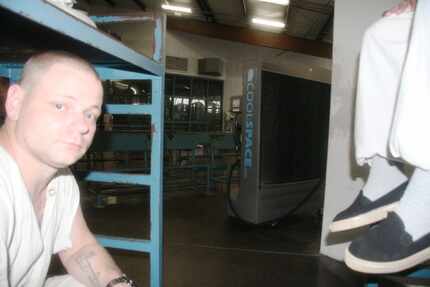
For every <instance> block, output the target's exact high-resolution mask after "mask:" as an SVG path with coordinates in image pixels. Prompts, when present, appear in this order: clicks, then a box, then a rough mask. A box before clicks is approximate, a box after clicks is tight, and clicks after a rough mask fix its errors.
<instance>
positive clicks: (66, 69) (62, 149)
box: [16, 64, 103, 169]
mask: <svg viewBox="0 0 430 287" xmlns="http://www.w3.org/2000/svg"><path fill="white" fill-rule="evenodd" d="M102 102H103V88H102V86H101V83H100V82H99V81H98V80H97V79H96V77H95V76H94V75H92V74H91V73H90V72H89V71H86V70H82V69H78V68H76V67H75V66H73V65H66V64H54V65H53V66H51V67H50V68H49V70H48V71H47V72H46V73H45V75H44V76H42V77H40V79H39V80H38V82H37V83H36V84H34V85H33V87H32V88H31V89H30V91H25V96H24V100H23V102H22V107H21V109H20V112H19V116H18V119H17V125H16V133H17V139H18V141H19V144H20V145H21V146H22V147H23V148H24V149H25V150H26V151H27V152H29V154H30V155H31V156H32V157H33V158H35V159H36V160H37V161H38V162H40V163H42V164H43V165H46V166H50V167H53V168H57V169H58V168H63V167H66V166H69V165H71V164H73V163H75V162H76V161H77V160H78V159H79V158H81V157H82V156H83V155H84V153H85V152H86V151H87V150H88V148H89V146H90V144H91V142H92V140H93V137H94V133H95V130H96V121H97V118H98V117H99V115H100V113H101V106H102Z"/></svg>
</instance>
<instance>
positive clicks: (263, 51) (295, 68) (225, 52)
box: [166, 31, 331, 111]
mask: <svg viewBox="0 0 430 287" xmlns="http://www.w3.org/2000/svg"><path fill="white" fill-rule="evenodd" d="M166 55H168V56H175V57H183V58H188V60H189V64H188V65H189V67H188V71H187V72H186V73H181V72H179V71H175V70H167V72H171V73H177V74H179V73H181V74H187V75H193V76H198V73H197V61H198V59H200V58H207V57H217V58H221V59H222V60H223V61H224V74H223V76H222V77H216V78H218V79H223V80H224V111H229V110H230V97H232V96H237V95H242V71H243V66H244V65H245V64H246V63H247V62H249V61H258V62H262V63H263V62H264V63H268V64H272V65H277V66H280V67H281V68H282V70H283V71H285V72H286V73H288V74H290V75H292V76H296V77H300V78H307V79H312V80H315V81H321V82H327V83H329V82H330V78H331V60H330V59H324V58H319V57H313V56H308V55H303V54H298V53H292V52H287V51H282V50H278V49H270V48H265V47H258V46H252V45H247V44H242V43H238V42H231V41H224V40H218V39H213V38H207V37H203V36H197V35H192V34H188V33H181V32H175V31H167V37H166Z"/></svg>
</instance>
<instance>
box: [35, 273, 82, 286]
mask: <svg viewBox="0 0 430 287" xmlns="http://www.w3.org/2000/svg"><path fill="white" fill-rule="evenodd" d="M43 287H85V286H84V285H82V284H81V283H79V282H78V281H77V280H76V279H75V278H73V277H72V276H70V275H61V276H54V277H50V278H48V279H47V280H46V282H45V285H44V286H43Z"/></svg>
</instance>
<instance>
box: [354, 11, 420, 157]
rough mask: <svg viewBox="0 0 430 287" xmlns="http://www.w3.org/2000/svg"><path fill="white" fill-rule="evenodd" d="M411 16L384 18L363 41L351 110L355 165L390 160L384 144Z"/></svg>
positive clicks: (406, 45) (365, 35) (368, 31)
mask: <svg viewBox="0 0 430 287" xmlns="http://www.w3.org/2000/svg"><path fill="white" fill-rule="evenodd" d="M412 18H413V13H405V14H401V15H398V16H390V17H384V18H381V19H380V20H378V21H377V22H376V23H374V24H373V25H372V26H370V27H369V28H368V29H367V30H366V33H365V34H364V37H363V43H362V48H361V54H360V67H359V68H360V69H359V75H358V85H357V99H356V109H355V126H354V133H355V134H354V141H355V155H356V160H357V163H358V164H359V165H363V164H364V163H369V161H370V160H371V159H372V158H373V157H374V156H375V155H379V156H382V157H384V158H390V154H389V152H388V143H389V137H390V131H391V126H392V122H393V117H394V111H395V107H396V101H397V95H398V87H399V85H400V79H401V74H402V69H403V63H404V59H405V55H406V51H407V47H408V39H409V31H410V28H411V23H412Z"/></svg>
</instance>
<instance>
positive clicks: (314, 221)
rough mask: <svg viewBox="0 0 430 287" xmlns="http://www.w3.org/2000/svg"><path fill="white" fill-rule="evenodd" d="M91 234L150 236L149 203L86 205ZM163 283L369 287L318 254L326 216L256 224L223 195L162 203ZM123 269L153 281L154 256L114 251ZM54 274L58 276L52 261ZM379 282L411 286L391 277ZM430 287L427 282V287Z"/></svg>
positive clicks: (178, 286) (176, 286)
mask: <svg viewBox="0 0 430 287" xmlns="http://www.w3.org/2000/svg"><path fill="white" fill-rule="evenodd" d="M84 213H85V216H86V218H87V221H88V224H89V226H90V228H91V229H92V230H93V232H95V233H98V234H109V235H117V236H130V237H137V238H148V237H149V230H148V226H149V220H148V204H147V200H145V199H144V200H141V202H140V203H137V202H136V203H134V204H121V205H114V206H108V207H105V208H94V207H86V208H85V210H84ZM164 222H165V223H164V286H166V287H190V286H202V287H242V286H243V287H245V286H246V287H257V286H258V287H260V286H265V287H277V286H282V287H285V286H306V287H312V286H321V287H323V286H324V287H325V286H327V287H337V286H339V287H349V286H351V287H352V286H357V287H358V286H360V287H363V286H365V282H366V280H368V278H366V277H365V276H363V275H360V274H357V273H354V272H351V271H350V270H348V269H347V268H346V267H345V265H344V264H343V263H340V262H337V261H335V260H332V259H330V258H328V257H325V256H321V255H320V254H319V242H320V229H321V226H320V225H321V222H320V218H319V217H318V216H317V215H316V212H314V211H312V210H310V211H306V210H305V211H304V212H301V213H299V214H298V215H295V216H291V217H289V218H287V219H285V220H283V221H281V222H279V223H278V224H277V225H276V226H266V227H251V226H246V225H243V224H241V223H239V222H237V221H236V220H232V219H231V218H228V217H227V216H226V208H225V196H224V194H223V193H218V194H216V195H211V196H208V195H204V194H198V193H190V194H187V195H182V196H173V197H167V198H166V199H165V200H164ZM110 252H111V254H112V255H113V257H114V259H115V260H116V261H117V263H118V264H119V266H121V268H122V269H123V271H124V272H125V273H127V274H128V275H129V277H130V278H133V279H134V280H135V281H137V282H138V283H139V286H149V256H148V255H147V254H140V253H135V252H128V251H120V250H110ZM51 272H52V273H60V272H61V268H60V267H59V266H58V262H57V261H54V262H53V266H52V268H51ZM380 286H405V285H396V284H394V283H393V282H389V283H388V284H384V285H382V284H381V285H380ZM422 286H428V285H422Z"/></svg>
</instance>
